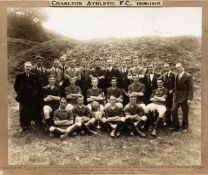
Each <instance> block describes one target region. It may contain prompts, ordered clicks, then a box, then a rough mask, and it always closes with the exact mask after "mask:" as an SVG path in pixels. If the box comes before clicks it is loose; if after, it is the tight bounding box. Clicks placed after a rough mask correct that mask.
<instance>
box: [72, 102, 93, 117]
mask: <svg viewBox="0 0 208 175" xmlns="http://www.w3.org/2000/svg"><path fill="white" fill-rule="evenodd" d="M72 111H73V113H74V114H75V115H77V116H79V117H83V116H86V117H89V118H91V112H90V110H89V108H88V107H87V106H84V105H83V106H78V105H77V106H75V107H74V108H73V110H72Z"/></svg>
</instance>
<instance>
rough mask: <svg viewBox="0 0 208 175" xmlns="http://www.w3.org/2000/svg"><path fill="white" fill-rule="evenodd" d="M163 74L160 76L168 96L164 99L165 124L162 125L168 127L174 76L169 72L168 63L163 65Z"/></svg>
mask: <svg viewBox="0 0 208 175" xmlns="http://www.w3.org/2000/svg"><path fill="white" fill-rule="evenodd" d="M163 67H164V73H163V75H162V79H163V82H164V87H165V88H166V89H168V95H167V99H166V108H167V111H166V114H165V122H164V124H168V125H170V124H171V122H172V120H171V108H172V106H173V92H174V89H175V74H174V73H173V72H172V71H171V68H170V65H169V64H168V63H165V64H164V66H163Z"/></svg>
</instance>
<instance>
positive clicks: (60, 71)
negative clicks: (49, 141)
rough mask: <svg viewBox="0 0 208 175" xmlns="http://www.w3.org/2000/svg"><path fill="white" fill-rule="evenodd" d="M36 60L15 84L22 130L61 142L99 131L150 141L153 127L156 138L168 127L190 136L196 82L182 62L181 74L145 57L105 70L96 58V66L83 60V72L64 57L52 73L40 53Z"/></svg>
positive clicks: (109, 65) (110, 63) (178, 69)
mask: <svg viewBox="0 0 208 175" xmlns="http://www.w3.org/2000/svg"><path fill="white" fill-rule="evenodd" d="M35 60H36V64H35V66H32V64H31V62H25V63H24V72H23V73H20V74H18V75H17V77H16V80H15V84H14V89H15V91H16V93H17V97H16V101H17V102H19V110H20V126H21V130H20V131H21V132H23V131H25V130H28V129H31V123H35V125H36V126H40V127H46V128H47V129H48V131H49V132H50V135H51V136H58V137H61V138H64V137H66V136H68V135H72V134H77V133H81V134H84V133H88V134H90V135H96V134H97V132H96V129H99V128H101V129H104V130H105V131H106V132H109V134H110V136H111V137H118V136H119V135H120V134H121V133H122V132H123V131H127V132H129V134H130V135H139V136H140V137H146V132H147V131H150V129H151V135H152V136H154V137H155V136H156V135H157V130H158V128H159V127H160V126H162V125H165V126H168V127H169V129H170V130H172V131H179V130H180V129H181V130H182V131H183V132H187V129H188V126H189V123H188V121H189V120H188V113H189V101H191V100H192V99H193V78H192V76H191V75H190V74H188V73H186V72H185V71H184V67H183V65H182V63H177V64H176V65H175V68H176V73H173V72H172V70H171V67H170V65H169V64H168V63H165V64H164V67H163V68H164V70H162V71H161V72H162V74H158V73H156V72H155V65H154V64H153V63H149V64H147V59H142V65H141V64H139V58H136V59H133V67H131V68H128V67H127V62H126V60H125V59H123V60H121V64H120V65H118V64H117V62H114V61H113V60H112V59H109V60H107V66H106V68H105V69H104V68H102V67H100V60H94V65H92V67H91V68H90V67H88V66H87V65H88V64H87V61H86V60H82V66H81V67H79V68H78V67H76V65H75V62H74V60H69V59H68V58H67V57H66V56H62V57H61V58H60V59H55V60H54V62H53V66H52V68H50V69H46V68H45V67H44V66H43V57H41V56H39V55H38V56H36V58H35ZM67 61H69V62H67ZM179 107H181V108H182V112H183V120H182V126H180V123H179V117H178V108H179Z"/></svg>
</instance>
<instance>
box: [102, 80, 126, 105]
mask: <svg viewBox="0 0 208 175" xmlns="http://www.w3.org/2000/svg"><path fill="white" fill-rule="evenodd" d="M111 85H112V86H111V87H109V88H108V89H107V101H108V103H107V104H106V105H105V108H106V107H108V106H109V105H110V103H109V100H110V96H114V97H116V98H115V100H116V105H117V106H118V107H119V108H121V109H122V108H123V104H122V102H123V92H122V90H121V89H120V88H118V87H117V78H116V77H112V79H111Z"/></svg>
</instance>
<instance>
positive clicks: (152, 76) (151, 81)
mask: <svg viewBox="0 0 208 175" xmlns="http://www.w3.org/2000/svg"><path fill="white" fill-rule="evenodd" d="M159 76H160V75H159V74H158V73H156V72H155V65H153V64H149V65H148V73H147V74H146V75H145V80H144V82H145V83H144V84H145V94H144V103H145V104H146V105H147V104H149V103H150V96H151V94H152V91H153V90H154V89H155V88H157V78H158V77H159Z"/></svg>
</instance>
